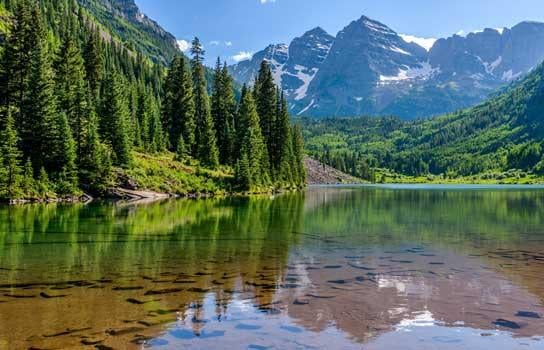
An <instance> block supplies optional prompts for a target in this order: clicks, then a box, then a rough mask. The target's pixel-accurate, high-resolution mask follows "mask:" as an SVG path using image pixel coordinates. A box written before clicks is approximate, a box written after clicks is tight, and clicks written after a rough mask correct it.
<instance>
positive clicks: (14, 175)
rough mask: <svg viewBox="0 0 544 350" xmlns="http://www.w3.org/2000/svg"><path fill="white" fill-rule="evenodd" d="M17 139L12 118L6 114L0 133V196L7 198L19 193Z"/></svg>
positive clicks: (19, 171) (20, 180)
mask: <svg viewBox="0 0 544 350" xmlns="http://www.w3.org/2000/svg"><path fill="white" fill-rule="evenodd" d="M18 142H19V138H18V136H17V132H16V130H15V126H14V124H13V118H12V117H11V114H9V113H8V116H7V118H6V122H5V127H4V130H2V131H1V132H0V157H1V158H0V159H1V163H0V165H1V167H2V169H3V178H0V195H1V194H2V193H4V195H5V196H6V197H7V198H11V199H13V198H18V197H20V196H21V195H22V193H21V182H22V178H21V174H22V172H23V169H22V168H21V156H22V153H21V152H20V151H19V149H18V148H17V143H18Z"/></svg>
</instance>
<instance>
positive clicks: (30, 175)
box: [21, 159, 37, 198]
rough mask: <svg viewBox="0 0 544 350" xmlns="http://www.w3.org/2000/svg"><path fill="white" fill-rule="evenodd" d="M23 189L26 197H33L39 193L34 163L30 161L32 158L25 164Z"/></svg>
mask: <svg viewBox="0 0 544 350" xmlns="http://www.w3.org/2000/svg"><path fill="white" fill-rule="evenodd" d="M21 189H22V191H23V193H24V195H25V197H26V198H33V197H35V196H36V195H37V193H36V182H35V180H34V169H33V168H32V163H31V162H30V159H27V160H26V163H25V166H24V170H23V178H22V181H21Z"/></svg>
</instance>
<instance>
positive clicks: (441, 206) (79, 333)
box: [0, 187, 544, 349]
mask: <svg viewBox="0 0 544 350" xmlns="http://www.w3.org/2000/svg"><path fill="white" fill-rule="evenodd" d="M543 204H544V191H543V190H541V189H538V188H534V189H524V188H515V189H503V188H487V189H470V188H468V189H459V188H453V189H452V188H431V189H428V188H418V189H414V188H411V187H400V188H382V187H339V188H327V187H323V188H312V189H310V190H308V191H307V192H306V193H305V194H286V195H281V196H277V197H273V198H271V197H257V198H251V199H246V198H234V199H210V200H202V201H185V200H174V201H165V202H159V203H151V204H145V205H131V204H111V203H110V204H108V203H103V204H92V205H89V206H83V205H71V206H63V205H43V206H22V207H0V251H1V254H0V349H4V348H5V349H28V348H40V349H50V348H83V349H85V348H93V347H98V348H103V349H107V347H111V348H114V349H125V348H127V349H131V348H134V349H140V348H142V347H146V348H157V349H170V348H172V349H176V348H183V347H184V346H187V347H189V346H190V347H191V348H195V349H214V348H217V349H224V348H240V349H275V348H277V349H291V348H293V349H299V348H302V349H306V348H308V349H313V348H319V349H331V348H335V349H352V348H353V349H360V348H361V347H364V348H365V349H436V348H440V349H449V348H451V349H460V348H465V349H479V348H481V349H486V348H489V347H491V346H493V348H495V349H514V348H517V347H520V346H523V348H527V349H544V338H543V336H544V321H543V319H542V318H541V317H542V315H544V306H543V303H544V279H542V277H541V276H542V275H543V273H544V210H542V208H543Z"/></svg>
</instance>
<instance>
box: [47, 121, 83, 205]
mask: <svg viewBox="0 0 544 350" xmlns="http://www.w3.org/2000/svg"><path fill="white" fill-rule="evenodd" d="M55 123H56V127H55V136H54V138H53V139H52V140H51V144H50V146H51V149H50V162H49V164H48V167H49V169H52V171H53V172H55V173H57V174H58V181H59V186H61V187H62V191H60V192H62V194H71V193H74V192H75V191H76V189H77V185H78V179H77V168H76V146H75V142H74V139H73V137H72V131H71V130H70V125H69V124H68V118H67V117H66V114H65V113H63V112H61V113H58V114H57V115H56V120H55Z"/></svg>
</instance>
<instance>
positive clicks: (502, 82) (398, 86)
mask: <svg viewBox="0 0 544 350" xmlns="http://www.w3.org/2000/svg"><path fill="white" fill-rule="evenodd" d="M314 31H315V30H314ZM311 32H312V31H310V32H308V33H311ZM308 33H306V34H305V35H303V36H302V37H301V38H297V39H295V40H293V42H292V43H291V44H290V45H289V46H287V45H284V44H282V45H272V46H270V47H269V48H268V49H267V50H265V51H262V52H260V53H257V54H256V55H255V56H254V57H253V59H252V60H249V61H244V62H240V63H239V64H237V65H234V66H232V67H231V71H232V72H233V73H234V76H235V77H236V78H237V80H239V81H240V82H245V83H251V81H252V77H253V76H254V74H255V71H256V70H257V69H258V65H259V63H260V61H261V60H263V59H267V60H269V61H271V62H272V65H273V66H274V67H276V70H277V74H276V78H277V79H276V82H277V83H279V84H281V85H282V87H283V89H284V90H286V91H287V95H288V97H289V99H290V102H291V103H292V109H291V112H292V113H293V114H296V115H307V116H318V117H326V116H354V115H397V116H399V117H401V118H402V119H416V118H421V117H429V116H434V115H440V114H444V113H448V112H451V111H454V110H457V109H461V108H466V107H470V106H473V105H475V104H477V103H479V102H482V101H484V100H485V99H487V98H489V96H490V95H492V94H494V93H495V92H496V91H498V90H500V89H501V88H503V87H505V86H506V85H508V84H510V83H511V82H513V81H515V80H517V79H519V78H521V77H523V76H525V75H526V74H527V73H528V72H530V71H531V70H532V69H533V68H534V67H536V66H537V65H538V64H539V63H540V62H541V61H542V60H544V24H542V23H536V22H522V23H520V24H518V25H516V26H514V27H513V28H511V29H508V28H504V29H500V30H499V29H485V30H483V31H481V32H477V33H470V34H468V35H467V36H466V37H462V36H459V35H454V36H452V37H450V38H446V39H439V40H437V41H436V42H435V43H434V45H432V47H428V49H429V51H427V50H426V49H424V48H423V47H421V46H419V45H417V44H416V43H413V42H408V41H410V40H409V37H408V36H405V35H401V34H398V33H396V32H395V31H394V30H392V29H391V28H389V27H388V26H386V25H384V24H382V23H380V22H378V21H375V20H372V19H370V18H368V17H365V16H362V17H361V18H360V19H358V20H356V21H353V22H352V23H350V24H349V25H348V26H347V27H346V28H344V29H343V30H342V31H341V32H340V33H338V35H337V36H336V38H333V37H332V36H330V35H328V34H326V32H324V31H323V30H320V31H317V32H316V33H317V34H316V35H315V36H316V37H317V38H319V40H317V41H314V42H312V40H309V38H308ZM301 41H302V42H303V43H304V44H305V45H306V46H307V47H309V48H313V51H312V50H309V53H307V54H305V55H295V54H294V51H295V50H294V49H293V48H294V47H296V46H297V45H298V43H299V42H301ZM320 47H322V48H324V50H322V51H321V53H320V56H319V58H320V59H319V60H317V59H315V57H317V55H316V54H315V53H317V52H318V51H317V49H318V48H320ZM278 52H281V55H278ZM312 53H313V54H312ZM305 57H310V60H311V61H312V62H314V61H315V63H314V64H308V63H307V61H306V60H304V58H305ZM293 67H305V68H307V69H306V70H305V71H301V70H296V69H293ZM302 73H304V74H302ZM293 76H295V77H297V76H298V77H297V78H298V79H295V84H293V78H292V77H293ZM301 77H302V79H300V78H301ZM301 81H304V84H302V83H300V82H301Z"/></svg>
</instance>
